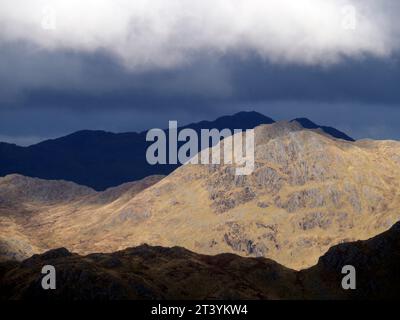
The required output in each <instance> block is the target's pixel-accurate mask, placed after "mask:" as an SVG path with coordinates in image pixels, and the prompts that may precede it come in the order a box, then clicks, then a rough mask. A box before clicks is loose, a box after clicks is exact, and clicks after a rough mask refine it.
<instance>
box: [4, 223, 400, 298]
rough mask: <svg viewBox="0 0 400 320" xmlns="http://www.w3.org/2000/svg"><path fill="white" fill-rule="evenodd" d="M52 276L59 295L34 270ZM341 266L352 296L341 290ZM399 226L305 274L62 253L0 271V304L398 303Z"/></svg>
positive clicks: (341, 249) (218, 259)
mask: <svg viewBox="0 0 400 320" xmlns="http://www.w3.org/2000/svg"><path fill="white" fill-rule="evenodd" d="M46 264H50V265H53V266H55V268H56V270H57V289H56V290H50V291H44V290H43V289H42V288H41V274H40V270H41V268H42V266H43V265H46ZM344 265H353V266H354V267H355V268H356V270H357V276H356V279H357V289H356V290H348V291H345V290H343V289H342V288H341V281H342V277H343V276H344V275H342V274H341V270H342V267H343V266H344ZM399 270H400V223H397V224H396V225H395V226H393V227H392V228H391V229H390V230H389V231H387V232H385V233H383V234H381V235H379V236H376V237H374V238H372V239H370V240H367V241H358V242H352V243H346V244H341V245H338V246H335V247H333V248H331V249H330V250H329V251H328V252H327V253H326V254H325V255H324V256H322V257H321V258H320V260H319V262H318V264H317V265H316V266H314V267H312V268H310V269H306V270H303V271H294V270H290V269H287V268H285V267H283V266H281V265H279V264H277V263H275V262H274V261H272V260H268V259H265V258H243V257H239V256H236V255H232V254H221V255H217V256H206V255H199V254H195V253H193V252H190V251H188V250H186V249H183V248H179V247H174V248H163V247H150V246H147V245H142V246H139V247H136V248H131V249H126V250H123V251H119V252H115V253H112V254H91V255H88V256H85V257H83V256H79V255H77V254H73V253H70V252H69V251H67V250H66V249H63V248H61V249H57V250H52V251H48V252H46V253H44V254H42V255H35V256H33V257H31V258H30V259H27V260H25V261H23V262H5V263H2V264H0V284H1V285H0V288H1V289H0V297H1V299H35V298H36V299H65V300H70V299H396V298H398V295H399V292H400V291H399V290H400V272H399Z"/></svg>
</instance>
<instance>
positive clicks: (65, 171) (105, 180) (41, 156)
mask: <svg viewBox="0 0 400 320" xmlns="http://www.w3.org/2000/svg"><path fill="white" fill-rule="evenodd" d="M274 122H275V121H274V120H273V119H271V118H269V117H266V116H264V115H262V114H260V113H257V112H254V111H253V112H239V113H237V114H234V115H232V116H223V117H220V118H217V119H216V120H214V121H202V122H199V123H192V124H189V125H185V126H182V127H180V129H183V128H193V129H194V130H196V131H199V130H200V129H203V128H204V129H211V128H217V129H219V130H221V129H223V128H227V129H231V130H233V129H243V130H244V129H252V128H254V127H256V126H258V125H261V124H272V123H274ZM319 128H322V127H319ZM146 132H147V131H143V132H140V133H136V132H126V133H112V132H107V131H101V130H81V131H77V132H75V133H72V134H69V135H67V136H64V137H60V138H56V139H50V140H46V141H42V142H40V143H38V144H34V145H31V146H28V147H21V146H17V145H13V144H6V143H0V176H5V175H7V174H12V173H18V174H22V175H25V176H29V177H37V178H42V179H49V180H67V181H72V182H75V183H78V184H80V185H85V186H89V187H91V188H93V189H95V190H97V191H101V190H105V189H107V188H109V187H114V186H118V185H120V184H122V183H125V182H129V181H136V180H140V179H143V178H144V177H146V176H150V175H167V174H169V173H171V172H172V171H174V170H175V169H176V168H178V167H179V165H155V166H152V165H150V164H148V162H147V160H146V150H147V147H148V146H149V145H150V144H151V143H150V142H146V141H145V140H146V139H145V136H146ZM343 135H344V134H343Z"/></svg>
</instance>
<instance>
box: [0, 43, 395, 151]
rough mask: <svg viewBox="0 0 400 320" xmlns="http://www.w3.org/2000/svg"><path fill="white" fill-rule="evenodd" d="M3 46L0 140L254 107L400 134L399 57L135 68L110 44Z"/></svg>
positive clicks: (239, 59) (225, 60)
mask: <svg viewBox="0 0 400 320" xmlns="http://www.w3.org/2000/svg"><path fill="white" fill-rule="evenodd" d="M0 53H1V57H2V58H1V59H0V80H1V83H2V86H1V89H0V93H1V94H0V103H1V107H0V140H7V141H16V142H22V143H24V144H29V143H30V142H34V141H37V140H41V139H43V138H47V137H54V136H58V135H62V134H66V133H69V132H72V131H75V130H79V129H105V130H112V131H135V130H142V129H145V128H148V127H156V126H161V127H164V126H166V124H167V121H168V119H177V120H178V121H181V122H190V121H197V120H202V119H205V118H206V119H213V118H214V117H216V116H219V115H223V114H230V113H232V112H235V111H239V110H245V109H247V110H249V109H256V110H259V111H261V112H263V113H265V114H266V115H270V116H273V117H275V118H277V119H287V118H293V117H295V116H308V117H310V118H312V119H315V120H318V121H320V122H321V123H323V124H331V125H336V126H338V127H339V128H341V129H348V130H347V131H348V132H349V134H353V135H354V136H356V137H363V136H368V137H376V138H388V137H392V138H399V137H400V129H398V128H397V124H395V123H393V122H394V120H393V119H399V117H398V115H399V112H398V110H399V106H400V90H398V89H397V87H398V84H399V83H400V63H399V61H398V58H397V57H392V58H387V59H377V58H371V57H364V58H357V59H344V60H343V61H342V62H341V63H339V64H335V65H330V66H304V65H296V64H289V65H288V64H272V63H269V62H267V61H263V60H262V59H260V58H259V57H258V56H253V57H250V56H246V57H243V56H238V55H225V56H220V57H215V56H207V55H202V56H199V57H197V58H196V59H195V60H194V61H193V62H192V63H191V64H187V65H182V66H179V67H176V68H173V69H157V70H149V71H141V72H133V71H129V70H127V69H126V68H124V67H122V66H121V65H120V64H119V63H118V61H116V60H115V59H113V58H112V57H111V56H109V55H108V54H107V53H106V52H101V51H97V52H95V53H92V54H82V53H77V52H74V51H53V52H49V51H43V50H40V49H37V48H35V47H33V46H31V45H28V44H26V43H19V44H14V45H7V46H4V45H3V46H2V47H0ZM381 110H384V112H382V111H381ZM339 115H340V116H339ZM360 115H361V116H360ZM357 119H358V120H359V121H357ZM377 121H378V123H377ZM332 122H334V123H332Z"/></svg>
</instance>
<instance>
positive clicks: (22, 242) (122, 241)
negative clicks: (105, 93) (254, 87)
mask: <svg viewBox="0 0 400 320" xmlns="http://www.w3.org/2000/svg"><path fill="white" fill-rule="evenodd" d="M255 137H256V141H255V142H256V143H255V144H256V148H255V149H256V150H255V151H256V157H255V158H256V163H255V171H254V172H253V173H252V174H251V175H249V176H236V175H235V174H234V172H235V170H234V168H233V167H232V166H224V165H211V166H204V165H185V166H182V167H180V168H179V169H177V170H175V171H174V172H173V173H172V174H170V175H169V176H167V177H166V178H164V179H162V180H161V181H157V179H156V181H154V184H153V183H150V184H148V185H146V188H143V189H140V190H138V192H134V193H130V194H126V193H123V194H122V195H119V194H118V193H117V194H115V192H113V191H112V190H111V191H110V190H108V191H106V192H105V193H95V194H93V195H92V194H89V195H84V196H82V197H79V199H76V200H74V201H70V202H63V201H60V202H59V203H57V202H56V203H50V204H48V203H37V202H35V201H33V202H32V201H25V200H24V201H22V202H21V201H19V200H18V199H19V197H20V196H18V197H17V198H16V199H15V201H14V202H13V204H12V206H8V207H7V206H5V207H4V208H3V209H2V211H1V225H0V228H1V234H2V235H5V236H3V241H4V239H6V240H7V241H6V242H7V243H8V244H10V243H14V242H15V241H14V239H15V238H17V242H16V244H15V243H14V246H15V247H16V248H18V250H22V249H23V248H26V249H27V252H26V254H25V255H23V254H19V255H16V258H19V259H20V258H21V256H22V258H23V257H27V256H29V255H30V254H31V253H33V252H43V251H44V250H48V249H52V248H57V247H60V246H65V247H66V248H67V249H68V250H70V251H73V252H77V253H79V254H88V253H92V252H114V251H116V250H122V249H124V248H127V247H131V246H138V245H140V244H142V243H148V244H150V245H161V246H167V247H171V246H176V245H177V246H181V247H184V248H187V249H189V250H192V251H194V252H198V253H202V254H212V255H213V254H219V253H229V252H230V253H236V254H239V255H242V256H263V257H267V258H271V259H273V260H275V261H277V262H278V263H280V264H282V265H285V266H287V267H290V268H293V269H303V268H308V267H310V266H312V265H314V264H315V263H316V262H317V260H318V258H319V257H320V256H321V255H323V254H324V253H325V252H326V251H327V250H328V249H329V248H330V247H331V246H333V245H335V244H338V243H342V242H347V241H352V240H363V239H368V238H370V237H372V236H374V235H376V234H379V233H381V232H383V231H385V230H387V229H388V228H390V227H391V226H392V225H393V224H394V223H395V222H396V221H398V220H399V218H400V212H399V208H400V193H399V190H400V186H399V184H400V170H399V166H400V159H399V154H400V143H399V142H395V141H357V142H348V141H344V140H339V139H334V138H332V137H331V136H328V135H326V134H324V133H321V132H320V131H319V130H306V129H304V128H303V127H302V126H301V125H300V124H298V123H296V122H292V123H287V122H280V123H275V124H271V125H262V126H259V127H257V128H256V130H255ZM4 179H7V178H4ZM26 179H29V178H26ZM42 182H43V181H42ZM156 182H157V183H156ZM43 183H45V181H44V182H43ZM117 190H118V189H117ZM109 193H113V196H111V198H110V199H109V198H108V197H109V196H110V195H108V194H109ZM0 194H1V192H0ZM104 199H106V200H104ZM107 199H109V200H107ZM7 201H10V199H9V198H7ZM19 246H22V248H20V247H19ZM7 250H8V251H9V249H7ZM8 256H10V254H8Z"/></svg>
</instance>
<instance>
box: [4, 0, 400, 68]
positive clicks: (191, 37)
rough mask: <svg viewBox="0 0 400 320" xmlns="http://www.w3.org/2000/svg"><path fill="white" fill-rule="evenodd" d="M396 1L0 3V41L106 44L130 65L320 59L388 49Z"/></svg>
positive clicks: (394, 42) (82, 48)
mask: <svg viewBox="0 0 400 320" xmlns="http://www.w3.org/2000/svg"><path fill="white" fill-rule="evenodd" d="M399 9H400V5H399V3H398V1H396V0H380V1H377V0H325V1H321V0H296V1H293V0H198V1H195V0H168V1H165V0H113V1H111V0H108V1H107V0H85V1H79V0H52V1H44V0H30V1H26V0H2V3H1V11H0V45H1V43H3V44H4V43H10V42H19V41H23V42H29V43H32V44H33V45H34V46H35V47H36V48H37V49H44V50H49V51H52V50H71V51H78V52H84V53H93V52H95V51H99V50H100V51H103V50H105V51H107V52H109V53H111V54H112V56H113V57H115V58H116V59H118V60H119V61H120V62H121V63H122V65H123V66H125V67H127V68H129V69H130V70H142V69H146V70H148V69H157V68H174V67H177V66H182V65H185V64H188V63H190V62H191V61H192V59H195V58H196V57H197V56H199V55H201V56H204V55H211V56H223V55H226V54H232V53H235V54H236V53H237V54H239V55H243V56H246V55H247V54H249V53H251V54H254V53H255V54H257V55H259V57H261V58H262V59H266V60H268V61H270V62H274V63H284V64H285V63H295V64H307V65H325V64H331V63H335V62H338V61H340V60H341V59H342V58H343V57H360V56H364V55H372V56H377V57H386V56H389V55H391V54H392V53H393V52H394V51H396V50H397V49H398V45H399V43H400V41H399V30H398V27H397V23H395V21H396V20H395V16H396V15H397V13H398V12H399Z"/></svg>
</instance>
